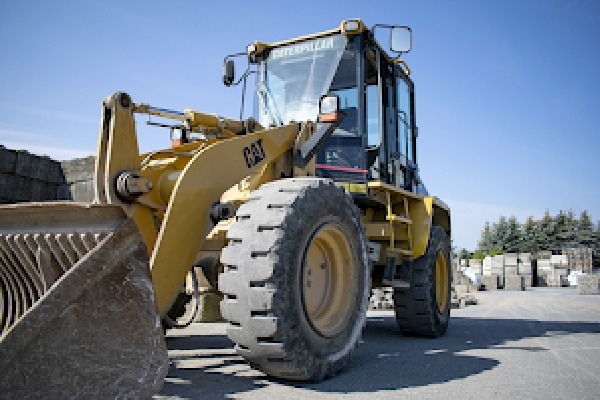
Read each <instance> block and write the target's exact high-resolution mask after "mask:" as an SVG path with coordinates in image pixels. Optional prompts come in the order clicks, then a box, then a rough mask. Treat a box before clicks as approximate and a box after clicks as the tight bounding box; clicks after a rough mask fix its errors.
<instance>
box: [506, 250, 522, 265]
mask: <svg viewBox="0 0 600 400" xmlns="http://www.w3.org/2000/svg"><path fill="white" fill-rule="evenodd" d="M518 263H519V255H518V254H516V253H506V254H504V265H505V266H506V265H514V266H516V265H517V264H518Z"/></svg>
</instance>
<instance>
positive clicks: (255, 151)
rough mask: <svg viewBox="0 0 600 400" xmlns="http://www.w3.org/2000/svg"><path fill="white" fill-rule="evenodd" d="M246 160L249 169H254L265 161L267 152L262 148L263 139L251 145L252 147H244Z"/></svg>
mask: <svg viewBox="0 0 600 400" xmlns="http://www.w3.org/2000/svg"><path fill="white" fill-rule="evenodd" d="M244 159H245V160H246V165H247V166H248V168H252V167H254V166H255V165H256V164H258V163H259V162H261V161H262V160H264V159H265V150H264V149H263V146H262V139H258V140H257V141H256V142H253V143H250V146H248V147H244Z"/></svg>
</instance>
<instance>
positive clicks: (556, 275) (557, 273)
mask: <svg viewBox="0 0 600 400" xmlns="http://www.w3.org/2000/svg"><path fill="white" fill-rule="evenodd" d="M568 275H569V264H568V259H567V256H566V255H563V254H561V255H552V256H550V271H549V273H548V274H547V282H548V286H555V287H560V286H568V281H567V276H568Z"/></svg>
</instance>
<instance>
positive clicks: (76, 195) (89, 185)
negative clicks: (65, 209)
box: [70, 181, 94, 202]
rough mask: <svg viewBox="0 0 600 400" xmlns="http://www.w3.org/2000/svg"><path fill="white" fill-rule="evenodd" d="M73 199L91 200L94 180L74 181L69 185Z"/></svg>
mask: <svg viewBox="0 0 600 400" xmlns="http://www.w3.org/2000/svg"><path fill="white" fill-rule="evenodd" d="M70 191H71V198H72V199H73V201H81V202H91V201H93V200H94V182H93V181H84V182H74V183H72V184H71V185H70Z"/></svg>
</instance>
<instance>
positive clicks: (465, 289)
mask: <svg viewBox="0 0 600 400" xmlns="http://www.w3.org/2000/svg"><path fill="white" fill-rule="evenodd" d="M454 291H455V292H456V294H457V295H459V296H460V295H461V294H464V293H469V285H466V284H465V285H454Z"/></svg>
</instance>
